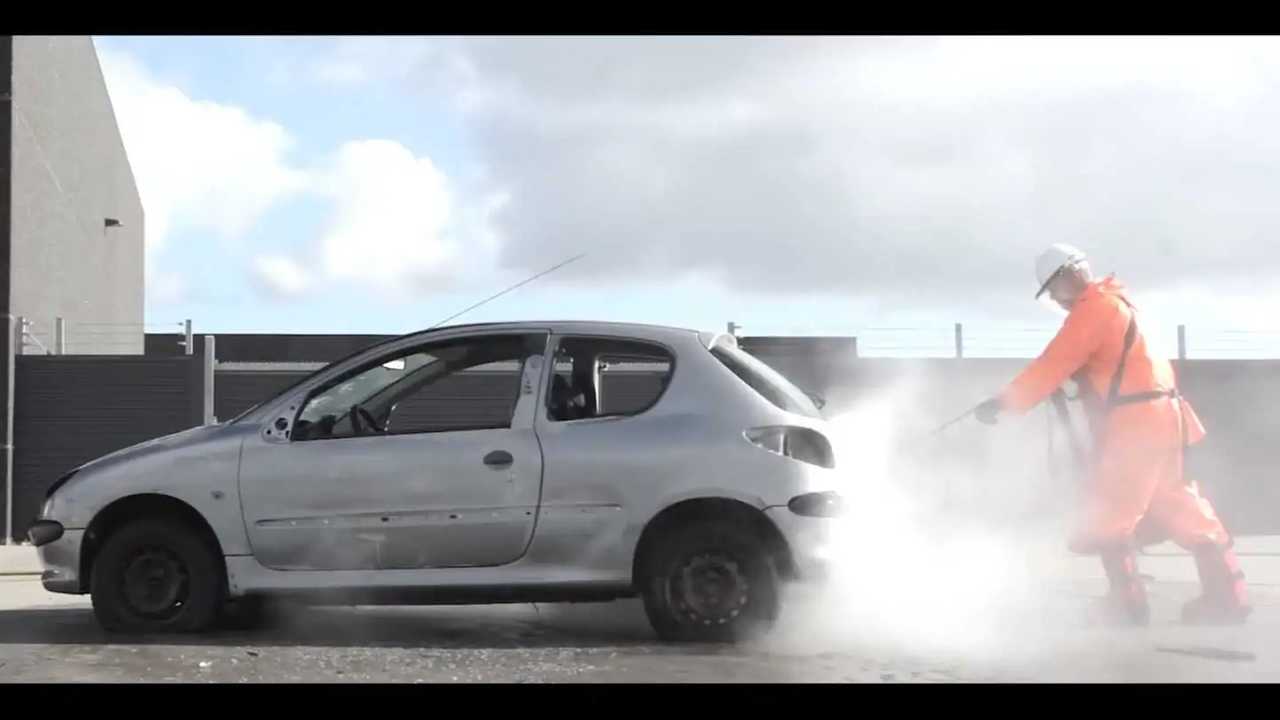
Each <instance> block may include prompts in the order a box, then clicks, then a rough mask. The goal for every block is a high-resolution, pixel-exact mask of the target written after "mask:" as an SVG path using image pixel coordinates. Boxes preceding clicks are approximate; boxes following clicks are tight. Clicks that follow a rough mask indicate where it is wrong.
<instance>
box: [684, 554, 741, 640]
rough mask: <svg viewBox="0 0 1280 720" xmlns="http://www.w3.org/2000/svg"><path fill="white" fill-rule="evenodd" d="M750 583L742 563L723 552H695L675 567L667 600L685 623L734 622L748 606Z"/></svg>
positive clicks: (723, 623)
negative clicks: (668, 599)
mask: <svg viewBox="0 0 1280 720" xmlns="http://www.w3.org/2000/svg"><path fill="white" fill-rule="evenodd" d="M750 589H751V586H750V583H748V581H747V578H746V575H745V573H744V572H743V571H742V567H741V564H740V563H739V562H738V561H737V560H736V559H734V558H732V557H730V556H728V555H725V554H723V553H705V552H704V553H696V554H693V555H689V556H688V557H686V558H684V559H683V560H682V561H680V562H679V563H677V564H676V566H675V567H674V569H673V571H672V573H671V574H670V576H669V578H668V582H667V591H668V597H669V598H670V600H671V602H672V607H673V608H674V609H675V610H676V612H677V614H678V615H679V616H680V617H681V618H682V619H683V620H685V621H686V622H689V623H692V624H695V625H703V626H715V625H725V624H727V623H730V622H733V621H734V620H735V619H737V618H738V617H739V616H740V615H741V614H742V613H743V611H745V609H746V608H747V606H748V605H749V604H750Z"/></svg>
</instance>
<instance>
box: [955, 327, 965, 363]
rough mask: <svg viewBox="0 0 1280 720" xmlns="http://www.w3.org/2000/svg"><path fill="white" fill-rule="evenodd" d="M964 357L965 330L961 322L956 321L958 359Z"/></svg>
mask: <svg viewBox="0 0 1280 720" xmlns="http://www.w3.org/2000/svg"><path fill="white" fill-rule="evenodd" d="M963 357H964V330H963V329H962V328H961V325H960V323H956V359H957V360H959V359H961V358H963Z"/></svg>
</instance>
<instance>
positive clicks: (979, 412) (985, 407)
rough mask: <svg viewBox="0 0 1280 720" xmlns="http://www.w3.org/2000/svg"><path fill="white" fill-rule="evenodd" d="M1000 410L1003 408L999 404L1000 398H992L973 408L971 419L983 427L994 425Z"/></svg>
mask: <svg viewBox="0 0 1280 720" xmlns="http://www.w3.org/2000/svg"><path fill="white" fill-rule="evenodd" d="M1002 410H1004V407H1003V405H1002V404H1001V402H1000V398H998V397H994V398H991V399H990V400H986V401H984V402H983V403H982V404H981V405H979V406H978V407H976V408H974V410H973V417H974V418H975V419H977V421H978V422H980V423H982V424H983V425H995V424H996V420H997V418H998V417H999V415H1000V411H1002Z"/></svg>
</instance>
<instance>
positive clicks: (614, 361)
mask: <svg viewBox="0 0 1280 720" xmlns="http://www.w3.org/2000/svg"><path fill="white" fill-rule="evenodd" d="M674 368H675V359H674V358H673V357H672V355H671V352H670V351H668V350H667V349H666V348H664V347H662V346H661V345H655V344H653V343H648V342H642V341H638V340H621V339H614V338H591V337H566V338H562V339H561V340H560V342H559V343H558V344H557V347H556V353H555V372H554V374H553V375H552V376H551V387H550V388H549V390H548V395H547V417H548V419H550V420H553V421H557V422H564V421H567V420H584V419H589V418H600V417H618V416H627V415H638V414H640V413H642V412H644V411H646V410H648V409H649V408H650V407H652V406H653V405H654V404H656V403H657V402H658V399H659V398H661V397H662V394H663V393H664V392H665V391H666V389H667V386H668V385H669V384H670V383H671V377H672V373H673V371H674Z"/></svg>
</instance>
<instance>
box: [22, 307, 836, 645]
mask: <svg viewBox="0 0 1280 720" xmlns="http://www.w3.org/2000/svg"><path fill="white" fill-rule="evenodd" d="M819 404H820V403H819V402H818V401H816V400H815V399H813V398H811V397H810V396H809V395H807V394H806V393H805V392H802V391H801V390H800V389H798V388H796V387H795V386H794V385H793V384H791V383H790V382H788V381H787V380H786V379H785V378H783V377H782V376H781V375H779V374H778V373H777V372H775V371H774V370H772V369H770V368H769V367H768V366H767V365H765V364H764V363H762V362H760V361H759V360H757V359H755V358H754V357H752V356H751V355H749V354H747V353H746V352H744V351H742V350H741V349H740V348H739V347H738V345H737V341H736V340H735V339H734V338H733V337H732V336H730V335H722V334H712V333H699V332H696V331H692V330H682V329H676V328H667V327H654V326H645V325H624V324H612V323H595V322H548V323H509V324H477V325H463V326H455V327H449V328H443V329H439V330H431V331H426V332H420V333H414V334H410V335H405V336H402V337H399V338H396V339H394V340H391V341H388V342H385V343H382V344H379V345H376V346H374V347H371V348H368V349H366V350H363V351H361V352H359V353H357V354H355V355H353V356H351V357H348V358H345V359H342V360H339V361H337V362H334V363H332V364H330V365H328V366H327V367H325V368H323V369H321V370H319V371H317V372H316V373H314V374H312V375H310V376H309V377H307V378H305V379H303V380H302V381H300V382H298V383H297V384H296V385H294V386H292V387H290V388H288V389H286V390H284V391H283V392H281V393H279V394H278V395H276V396H275V397H273V398H271V399H270V400H267V401H265V402H263V403H261V404H259V405H257V406H255V407H253V408H251V409H249V410H248V411H246V412H244V413H243V414H241V415H240V416H239V417H236V418H234V419H231V420H229V421H225V422H222V423H219V424H216V425H209V426H204V427H198V428H193V429H191V430H187V431H185V432H180V433H177V434H175V435H170V436H167V437H163V438H159V439H156V440H152V441H149V442H146V443H142V444H140V445H136V446H134V447H131V448H127V449H125V450H121V451H119V452H116V453H113V454H111V455H107V456H105V457H103V458H100V459H98V460H95V461H93V462H90V463H88V464H86V465H83V466H81V467H80V468H77V469H75V470H73V471H72V472H70V473H68V474H67V475H66V476H64V477H63V478H61V479H60V480H59V481H58V482H57V483H56V484H55V485H54V486H53V487H52V488H51V489H50V491H49V495H48V499H47V501H46V502H45V504H44V506H43V509H42V511H41V515H40V518H39V519H38V521H37V522H36V523H35V524H34V526H33V527H32V528H31V531H30V533H29V536H30V538H31V540H32V542H33V543H34V544H36V545H37V546H38V547H39V553H40V557H41V560H42V562H43V564H44V567H45V571H44V575H43V583H44V586H45V588H47V589H48V590H50V591H53V592H59V593H72V594H85V593H89V594H91V595H92V598H93V608H94V612H95V615H96V617H97V619H98V621H99V622H100V623H101V624H102V625H103V626H104V627H105V628H107V629H109V630H113V631H121V632H155V631H169V632H173V631H196V630H202V629H206V628H210V627H215V626H217V625H218V624H219V621H220V619H221V618H225V617H230V616H233V615H234V612H233V610H234V608H236V607H237V606H253V605H254V604H255V603H260V602H261V601H262V600H263V599H264V598H265V599H279V598H282V597H285V596H289V597H292V598H295V599H297V600H299V601H303V602H307V603H315V604H343V605H357V604H398V605H403V604H434V603H439V604H463V603H498V602H559V601H572V602H583V601H596V600H612V599H617V598H624V597H634V596H637V595H638V596H640V597H641V598H642V599H643V603H644V606H645V609H646V612H647V614H648V617H649V619H650V621H651V623H652V625H653V627H654V629H655V630H656V632H657V634H658V635H659V637H661V638H663V639H667V640H733V639H737V638H741V637H743V636H744V635H747V634H750V633H754V632H758V631H761V630H764V629H766V628H767V627H769V626H770V624H771V623H772V622H773V620H774V619H775V617H776V616H777V614H778V611H779V605H780V596H781V592H780V591H781V588H782V584H783V583H784V582H787V581H792V580H807V579H811V578H816V579H820V578H821V577H822V576H823V568H824V559H825V553H824V543H825V541H826V538H827V534H828V531H829V529H830V524H831V523H832V522H834V520H833V517H834V516H835V515H837V514H838V513H839V510H840V498H841V496H840V494H839V490H840V487H839V485H840V482H839V480H838V479H837V477H836V474H835V472H836V471H835V469H834V468H835V457H834V453H833V449H832V444H831V442H830V441H829V439H828V437H827V433H826V430H825V427H826V424H825V422H824V420H823V419H822V416H821V414H820V412H819Z"/></svg>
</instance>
